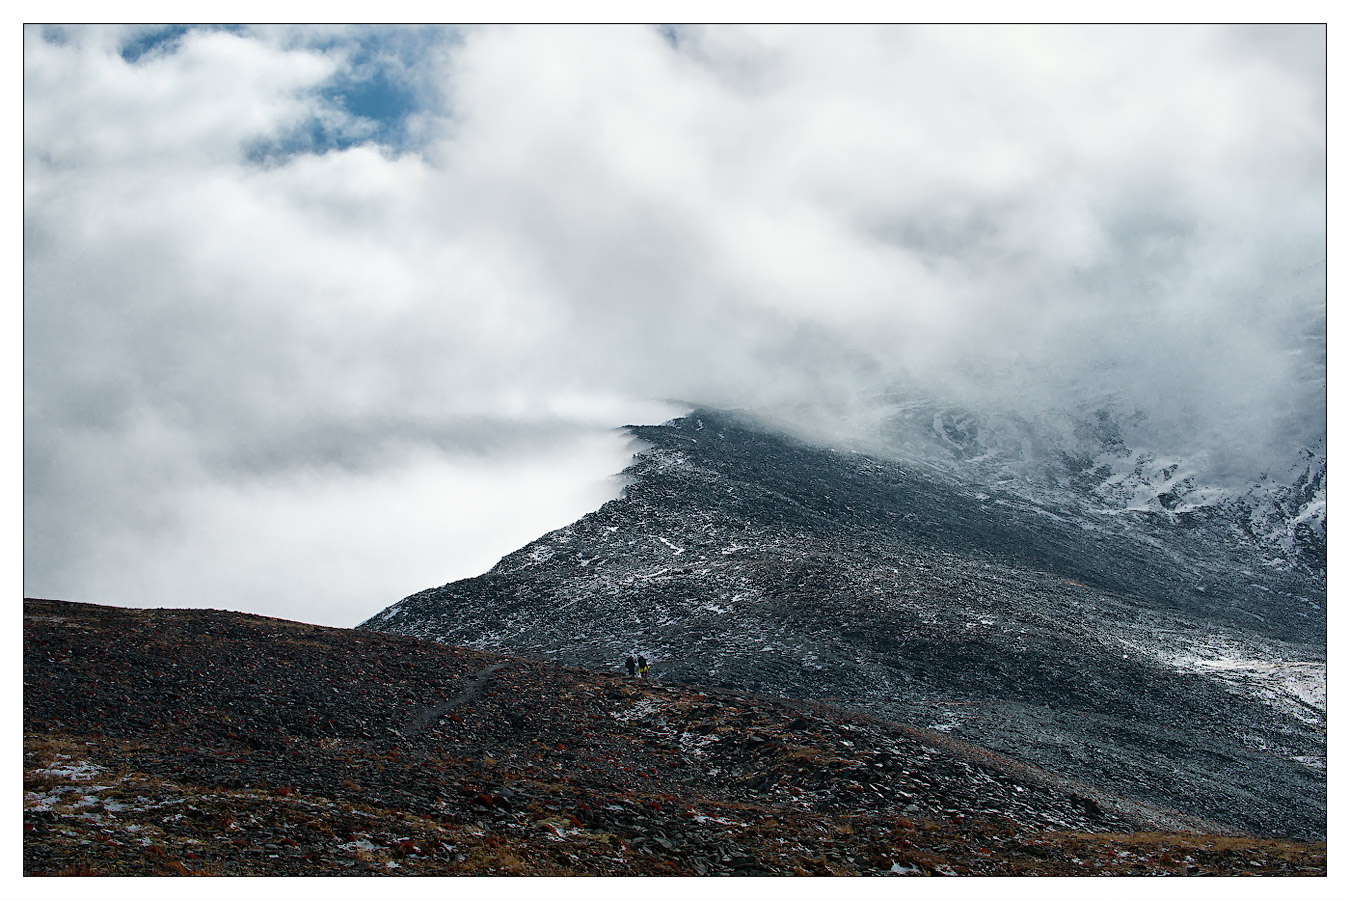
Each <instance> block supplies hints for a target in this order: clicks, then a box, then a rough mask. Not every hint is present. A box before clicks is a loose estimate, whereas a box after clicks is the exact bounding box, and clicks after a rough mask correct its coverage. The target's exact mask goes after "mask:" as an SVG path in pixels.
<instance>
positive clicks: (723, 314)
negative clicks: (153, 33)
mask: <svg viewBox="0 0 1350 900" xmlns="http://www.w3.org/2000/svg"><path fill="white" fill-rule="evenodd" d="M144 31H145V30H144V29H141V30H137V29H123V28H61V29H52V28H40V27H33V28H28V29H26V30H25V34H24V38H25V43H24V73H25V74H24V101H25V102H24V156H25V174H24V191H25V208H24V254H25V255H24V269H25V271H24V275H25V288H24V341H25V344H24V382H25V384H24V398H25V420H24V421H25V516H24V518H25V536H24V547H25V551H24V552H25V591H26V592H27V593H30V594H38V595H44V594H45V595H53V596H61V597H65V598H68V599H83V600H90V601H94V602H118V603H127V604H132V605H150V606H154V605H189V606H220V607H227V608H236V609H248V610H251V611H257V612H267V613H269V614H274V615H284V616H292V617H296V618H303V619H306V620H308V621H318V622H325V623H331V624H352V623H354V622H355V621H358V620H360V619H361V618H363V617H364V616H366V615H369V614H371V613H373V612H375V611H376V610H378V609H379V608H381V607H382V606H384V605H386V604H387V603H389V602H392V601H393V600H395V599H397V598H398V597H399V596H402V595H403V594H404V593H407V592H409V591H410V590H413V589H416V588H418V587H423V586H429V585H431V584H436V583H440V582H442V581H445V580H448V579H449V578H452V577H458V576H461V575H467V574H471V573H472V571H473V569H474V567H477V569H478V570H481V569H482V568H485V567H486V565H487V564H490V562H491V561H492V558H495V555H499V554H500V553H503V552H505V551H507V550H509V549H512V548H513V547H514V546H517V545H519V544H520V543H522V542H523V541H524V540H526V539H528V538H530V537H533V536H535V535H536V534H537V533H538V532H539V531H542V530H543V529H544V528H545V527H555V526H557V525H561V524H563V523H564V522H566V521H568V520H570V519H571V518H575V517H576V516H577V515H580V514H581V513H582V512H585V511H586V509H589V508H593V506H595V505H598V502H599V500H601V499H603V496H604V492H605V491H612V490H613V487H612V485H610V486H608V487H603V488H600V487H597V485H604V484H605V481H604V479H605V477H606V476H608V475H609V474H612V473H613V472H615V471H617V469H618V468H621V467H622V465H623V464H624V461H625V459H626V457H625V456H624V452H623V444H622V439H621V438H619V437H618V436H614V435H609V436H608V437H605V438H595V437H593V435H595V434H605V433H606V432H605V431H604V429H608V428H610V427H612V426H616V425H619V424H622V423H623V422H625V421H633V420H639V419H646V420H649V421H657V420H660V419H661V418H663V417H665V416H667V415H670V414H673V412H674V411H675V410H674V408H673V407H671V406H669V405H662V404H660V403H659V402H658V401H662V400H665V399H669V398H678V399H680V400H689V401H694V402H707V403H714V404H725V405H734V406H740V407H749V408H753V409H762V410H773V409H779V410H781V409H784V408H787V407H799V408H800V407H801V406H803V405H804V406H805V407H806V408H808V409H817V410H819V409H824V408H828V409H833V410H841V409H842V410H845V411H847V410H849V409H852V408H857V407H860V406H864V405H866V403H868V402H869V399H868V398H871V397H875V396H877V395H879V394H880V393H882V392H884V391H885V390H887V389H889V388H892V387H895V386H911V385H916V386H919V387H921V388H923V389H925V390H929V391H933V392H937V393H942V394H946V395H948V396H951V397H955V398H961V399H965V400H966V401H967V402H972V403H986V404H999V405H1002V406H1008V405H1011V406H1016V407H1019V408H1026V409H1028V410H1029V411H1035V410H1038V409H1042V408H1046V407H1053V406H1055V405H1057V404H1064V403H1067V402H1069V401H1068V400H1067V399H1066V398H1067V397H1068V396H1069V395H1070V394H1071V393H1072V392H1074V391H1078V392H1080V393H1081V392H1083V391H1087V392H1088V393H1093V392H1095V393H1098V394H1106V393H1112V392H1114V393H1116V394H1123V395H1126V396H1128V397H1129V398H1130V399H1131V402H1134V403H1135V404H1137V405H1139V406H1142V407H1143V408H1146V409H1148V410H1150V413H1151V416H1152V419H1151V422H1152V423H1153V427H1154V428H1155V435H1154V437H1155V439H1156V440H1157V441H1159V442H1160V443H1163V444H1166V443H1167V442H1171V444H1172V445H1174V446H1173V447H1172V448H1169V449H1177V450H1185V449H1188V445H1197V444H1199V445H1203V446H1206V447H1222V448H1224V449H1225V452H1226V453H1227V454H1228V456H1229V457H1231V459H1230V461H1229V463H1228V465H1229V466H1230V467H1232V468H1235V469H1236V470H1240V471H1242V472H1246V471H1249V470H1252V471H1254V470H1255V469H1258V468H1259V467H1260V466H1262V465H1264V464H1267V462H1268V460H1270V459H1271V458H1275V457H1278V456H1279V455H1280V454H1281V453H1285V452H1287V451H1288V449H1289V448H1290V447H1291V446H1294V445H1296V444H1298V443H1299V442H1303V441H1306V440H1310V439H1311V438H1312V437H1315V436H1316V435H1317V434H1320V433H1324V432H1325V428H1326V421H1325V409H1324V404H1325V343H1324V337H1325V332H1324V329H1325V311H1326V306H1325V296H1326V295H1325V264H1326V255H1325V226H1324V217H1325V165H1326V157H1325V148H1326V138H1325V129H1326V121H1325V69H1326V61H1325V49H1324V47H1325V45H1324V38H1325V32H1324V30H1323V29H1320V28H1316V27H1312V28H1264V29H1262V28H1200V27H1163V26H1150V27H1087V28H1032V27H1014V28H986V27H955V28H927V27H924V28H858V27H833V28H721V27H719V28H707V29H676V30H674V31H662V30H658V29H647V28H618V27H608V28H580V27H567V28H486V29H468V30H462V31H459V30H448V29H431V30H408V29H342V28H322V29H303V28H264V29H240V30H235V31H226V30H190V31H188V32H187V33H185V34H183V35H181V36H178V37H176V38H173V39H170V40H165V41H163V42H161V43H159V44H157V45H152V46H150V48H149V49H148V50H147V51H146V52H145V53H144V54H143V55H140V56H139V57H136V58H134V60H133V59H129V57H132V56H134V54H131V53H128V54H126V55H124V54H123V50H124V49H125V48H127V47H128V46H130V45H131V44H132V43H133V42H134V41H136V40H138V39H142V38H144V37H145V34H144ZM143 43H145V42H144V41H143ZM376 76H378V77H379V78H383V79H384V80H385V82H387V83H388V84H391V85H393V86H394V88H395V89H396V93H397V94H398V96H399V97H401V98H402V103H403V106H402V107H400V111H399V114H398V116H397V122H396V123H394V124H396V125H397V128H393V129H389V128H386V129H385V130H383V131H382V130H381V126H387V125H390V122H388V121H386V122H379V121H372V120H370V119H368V118H367V119H363V118H361V116H360V115H358V113H359V112H361V111H362V110H360V109H358V108H357V107H358V104H356V102H355V101H354V100H353V99H352V98H353V96H354V92H355V91H356V90H357V89H358V88H359V87H360V86H361V85H363V84H364V85H370V84H373V83H375V82H374V81H373V79H375V78H376ZM377 100H378V98H377ZM390 102H392V101H390ZM378 105H379V104H378V102H377V103H376V106H378ZM390 108H391V109H392V108H393V107H390ZM391 134H392V135H395V137H388V135H391ZM380 135H385V136H384V137H380ZM841 427H845V426H844V425H841ZM541 467H542V468H541ZM546 471H552V472H553V473H554V475H555V476H556V477H555V478H554V479H547V478H544V477H543V474H542V473H543V472H546ZM577 485H584V486H585V487H583V488H580V489H578V488H577V487H576V486H577ZM484 491H488V492H489V493H491V494H495V495H496V496H498V497H499V498H500V502H499V503H498V504H496V510H497V511H499V512H500V513H501V516H500V517H501V520H502V525H501V529H502V530H500V531H498V530H497V527H496V526H495V525H494V526H491V527H489V525H487V524H486V522H485V521H484V519H483V517H484V515H485V514H484V513H483V512H482V510H483V509H484V508H485V507H484V499H483V498H484V496H485V495H484V493H483V492H484ZM447 498H449V499H447ZM454 508H459V509H463V510H471V511H472V513H471V514H468V515H459V516H456V515H454V514H452V513H450V512H447V509H454ZM530 509H533V510H534V511H535V512H536V513H538V514H539V515H538V518H534V519H529V520H523V521H524V524H523V526H521V527H524V528H526V529H527V531H526V532H524V533H522V532H521V527H514V526H512V524H511V523H512V522H514V521H515V520H516V519H517V516H518V515H523V513H522V512H521V511H522V510H530ZM465 522H468V523H470V524H469V525H465ZM474 522H477V523H478V524H477V525H474V524H473V523H474ZM528 529H533V531H529V530H528ZM494 533H495V534H496V537H495V538H491V537H489V535H490V534H494ZM477 538H482V542H481V543H480V542H479V541H478V540H477ZM493 540H495V541H496V543H495V544H493V543H492V541H493ZM494 546H495V549H492V547H494ZM484 548H487V549H484ZM315 598H322V599H321V600H317V599H315Z"/></svg>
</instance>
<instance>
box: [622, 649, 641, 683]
mask: <svg viewBox="0 0 1350 900" xmlns="http://www.w3.org/2000/svg"><path fill="white" fill-rule="evenodd" d="M623 664H624V667H625V668H627V669H628V677H629V678H632V677H633V676H634V675H636V674H637V667H638V664H637V660H635V659H633V654H631V653H630V654H628V658H627V659H625V660H624V661H623Z"/></svg>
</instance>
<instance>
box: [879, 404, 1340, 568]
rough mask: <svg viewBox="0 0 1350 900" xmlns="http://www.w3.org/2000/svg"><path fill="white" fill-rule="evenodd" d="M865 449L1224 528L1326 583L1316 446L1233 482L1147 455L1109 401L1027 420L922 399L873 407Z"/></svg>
mask: <svg viewBox="0 0 1350 900" xmlns="http://www.w3.org/2000/svg"><path fill="white" fill-rule="evenodd" d="M877 407H878V408H879V409H880V413H879V414H877V421H876V423H875V425H874V427H873V428H872V429H871V431H872V434H873V440H871V441H870V442H869V443H870V445H871V447H872V448H873V449H875V450H876V451H877V452H879V453H880V454H882V455H883V456H885V457H888V458H895V459H901V460H910V461H915V462H921V463H926V464H928V465H931V466H933V467H935V468H937V469H938V470H940V471H942V472H943V473H945V474H946V475H948V476H949V477H951V478H954V479H958V480H960V481H962V482H964V483H966V484H968V485H989V486H994V487H995V488H997V489H998V490H999V491H1001V492H1004V493H1012V494H1016V495H1018V496H1021V497H1024V498H1026V499H1029V500H1032V501H1035V502H1039V503H1053V504H1055V505H1057V506H1061V507H1067V508H1071V509H1074V510H1077V511H1078V512H1079V513H1080V514H1086V515H1087V516H1088V517H1093V516H1094V515H1097V516H1099V515H1101V514H1105V515H1120V514H1133V515H1132V517H1133V518H1138V517H1139V516H1138V514H1149V516H1148V517H1149V518H1153V519H1155V520H1158V521H1164V522H1168V523H1172V524H1183V525H1186V524H1194V523H1196V522H1197V521H1201V520H1204V521H1210V522H1218V523H1222V524H1223V525H1224V526H1225V527H1226V530H1227V531H1228V532H1229V533H1228V534H1224V535H1222V536H1221V538H1220V540H1221V541H1222V542H1224V543H1231V542H1234V541H1236V542H1237V543H1240V544H1248V545H1250V546H1251V547H1252V548H1253V549H1254V550H1255V551H1256V555H1257V556H1258V557H1260V558H1261V559H1262V561H1263V565H1266V566H1274V567H1277V568H1280V567H1286V568H1287V567H1294V568H1301V569H1304V570H1307V571H1309V572H1313V573H1319V572H1320V573H1322V574H1325V572H1326V468H1327V464H1326V439H1325V428H1323V430H1322V436H1321V437H1320V438H1318V439H1317V440H1315V441H1314V442H1313V443H1312V444H1311V445H1310V446H1307V447H1302V448H1298V449H1297V450H1296V452H1294V453H1292V454H1290V456H1289V457H1288V458H1287V459H1285V460H1284V461H1283V463H1281V464H1279V465H1278V466H1276V467H1275V468H1274V469H1272V470H1271V471H1267V472H1264V473H1260V474H1259V476H1256V477H1252V478H1248V479H1245V480H1244V479H1241V478H1238V477H1235V476H1233V475H1232V474H1229V475H1227V477H1221V476H1220V475H1219V473H1217V472H1215V471H1213V469H1214V465H1213V463H1212V461H1210V460H1207V459H1205V458H1204V457H1206V456H1209V455H1210V454H1208V453H1199V454H1197V456H1195V457H1190V458H1188V457H1186V456H1183V455H1175V454H1173V455H1169V454H1166V453H1162V452H1159V451H1157V450H1154V449H1150V448H1149V446H1148V443H1149V442H1148V440H1147V438H1146V437H1144V436H1143V434H1141V433H1140V432H1145V431H1146V430H1147V429H1143V428H1141V427H1140V426H1141V424H1146V420H1147V416H1146V415H1145V413H1143V412H1142V411H1140V410H1138V409H1137V408H1135V407H1133V406H1130V405H1126V404H1124V403H1123V402H1121V401H1116V402H1112V400H1111V399H1110V398H1107V399H1104V400H1101V401H1099V402H1095V403H1083V404H1081V405H1080V406H1078V407H1077V408H1074V409H1061V410H1057V411H1053V412H1043V413H1041V414H1039V415H1038V416H1036V417H1035V419H1030V418H1028V417H1026V416H1023V415H1019V414H1017V413H1015V412H1003V411H983V412H977V411H974V410H972V409H969V408H965V407H962V406H959V405H953V404H944V403H938V402H934V401H932V400H928V399H917V398H905V397H899V398H893V399H891V400H890V401H889V402H885V401H883V402H881V403H879V404H877Z"/></svg>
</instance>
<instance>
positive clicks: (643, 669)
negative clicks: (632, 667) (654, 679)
mask: <svg viewBox="0 0 1350 900" xmlns="http://www.w3.org/2000/svg"><path fill="white" fill-rule="evenodd" d="M637 666H638V674H639V675H641V676H642V677H643V678H646V677H647V672H648V671H650V670H651V666H650V665H648V664H647V657H645V656H642V655H641V654H638V660H637Z"/></svg>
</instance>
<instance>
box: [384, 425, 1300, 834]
mask: <svg viewBox="0 0 1350 900" xmlns="http://www.w3.org/2000/svg"><path fill="white" fill-rule="evenodd" d="M629 431H630V432H631V433H632V435H633V436H634V437H635V438H636V439H637V440H638V441H640V442H641V444H640V446H639V452H638V453H637V454H636V456H635V459H634V463H633V465H632V466H631V467H630V468H629V469H628V470H626V475H627V476H628V478H629V480H630V483H629V484H628V486H627V488H626V491H625V494H624V496H623V497H621V498H619V499H617V500H614V501H611V502H610V503H607V504H605V505H604V506H603V507H602V508H601V509H599V510H597V511H596V512H594V513H591V514H589V515H587V516H585V517H583V518H582V519H580V520H579V521H577V522H575V523H573V524H572V525H569V526H567V527H565V528H562V529H559V530H557V531H554V532H552V533H550V534H547V535H544V536H543V537H541V538H539V539H538V540H536V541H534V542H532V543H530V544H529V545H527V546H525V547H523V548H521V549H520V550H518V551H516V552H514V553H511V554H510V555H508V556H506V557H505V558H503V559H502V560H501V561H500V562H499V563H498V564H497V565H496V566H494V567H493V569H492V570H491V571H489V572H488V573H486V574H484V575H482V576H479V577H476V578H470V579H465V580H463V581H459V582H455V583H453V584H446V585H443V586H441V587H437V588H432V589H429V590H425V591H422V592H420V593H417V594H414V595H412V596H410V597H407V598H405V599H404V600H402V601H400V602H398V603H396V604H394V605H393V606H390V607H389V608H388V609H386V610H384V611H382V612H381V613H379V614H377V615H376V616H374V617H372V618H371V619H369V620H367V621H366V622H364V623H362V625H360V626H359V627H360V628H362V629H366V630H369V631H380V632H388V633H395V634H404V635H411V636H416V637H422V638H429V639H433V640H436V641H440V642H443V643H448V644H456V645H463V646H467V647H472V648H478V649H492V650H505V651H509V652H512V653H518V654H522V655H529V656H536V657H540V658H547V659H554V660H557V661H559V662H565V663H566V664H569V665H581V666H586V667H592V668H610V667H617V666H618V665H619V663H620V662H621V660H622V659H623V658H624V656H625V655H627V654H628V653H629V652H631V651H639V652H642V653H644V654H645V655H646V656H647V657H648V658H649V659H650V660H652V662H653V665H654V668H655V671H656V673H657V675H658V676H659V677H660V678H661V679H662V680H663V681H666V682H672V683H696V684H703V685H709V686H714V687H727V688H736V689H748V690H753V691H757V692H762V693H769V694H774V695H778V696H784V697H791V698H800V699H812V700H824V701H828V702H831V703H834V704H836V705H838V706H842V707H845V708H852V709H855V710H858V711H861V712H866V713H867V714H871V715H878V716H882V717H885V718H887V719H890V720H893V721H898V722H905V723H908V724H911V725H915V726H919V727H925V728H929V729H935V730H938V731H945V732H948V733H950V734H951V735H952V736H954V737H958V738H960V739H961V740H964V741H967V742H970V743H972V744H977V745H980V746H984V747H987V748H990V749H992V750H995V751H997V752H999V753H1001V754H1005V755H1007V756H1010V757H1014V758H1017V759H1020V760H1022V761H1023V762H1026V763H1030V764H1033V765H1035V766H1037V767H1039V768H1041V769H1044V770H1047V771H1049V772H1053V773H1056V774H1057V776H1059V777H1061V778H1064V779H1067V780H1070V781H1072V782H1073V783H1074V784H1075V785H1077V786H1078V788H1079V789H1080V793H1083V794H1084V795H1093V796H1097V797H1099V798H1101V799H1100V802H1103V803H1108V804H1109V803H1112V802H1116V801H1124V802H1138V803H1147V804H1152V805H1156V806H1158V807H1162V808H1166V809H1170V810H1174V811H1176V812H1177V815H1178V817H1179V821H1180V820H1182V819H1185V818H1188V817H1189V818H1190V819H1193V820H1196V821H1202V822H1205V823H1207V824H1208V825H1210V826H1215V827H1218V828H1222V829H1230V830H1237V831H1242V832H1247V833H1252V834H1260V835H1273V836H1281V837H1301V838H1307V837H1320V836H1322V835H1323V834H1324V832H1325V827H1326V825H1325V822H1326V787H1325V756H1326V749H1325V748H1326V742H1325V723H1326V713H1325V709H1326V705H1325V666H1326V637H1325V635H1326V631H1325V628H1326V625H1325V591H1326V588H1325V574H1324V573H1321V572H1318V571H1316V570H1314V569H1309V568H1308V567H1306V566H1303V567H1301V566H1297V565H1292V566H1291V565H1288V564H1282V563H1281V561H1280V560H1272V559H1271V558H1270V556H1269V555H1268V554H1267V553H1266V552H1265V549H1264V547H1265V545H1263V544H1262V543H1261V542H1260V541H1258V540H1254V539H1252V538H1251V535H1250V531H1249V530H1246V531H1244V529H1243V528H1242V527H1241V522H1240V521H1238V520H1237V519H1236V518H1234V517H1233V516H1232V515H1226V514H1225V513H1224V512H1223V511H1222V510H1218V511H1215V510H1211V511H1209V512H1207V513H1205V514H1203V515H1202V514H1197V515H1193V516H1189V517H1184V518H1181V519H1178V518H1177V517H1176V516H1171V515H1159V514H1157V513H1155V512H1152V511H1149V510H1142V511H1138V512H1133V513H1129V512H1127V513H1124V514H1120V513H1115V512H1105V511H1099V512H1093V511H1092V510H1090V509H1088V508H1086V507H1084V506H1083V505H1082V504H1074V503H1068V502H1059V501H1058V500H1056V499H1055V497H1056V495H1055V494H1054V493H1053V492H1050V493H1047V494H1046V495H1045V499H1043V500H1040V501H1037V500H1034V499H1029V498H1028V497H1027V496H1025V494H1019V493H1012V492H1003V491H1000V490H998V489H997V488H995V487H992V486H990V485H989V484H987V483H985V484H980V483H971V482H963V481H961V480H960V479H958V478H957V477H954V476H953V475H951V474H950V473H948V472H943V471H941V470H938V469H935V468H933V467H931V466H925V465H921V464H917V463H915V464H909V463H904V462H897V461H892V460H887V459H882V458H879V457H875V456H869V455H866V454H862V453H858V452H853V451H842V452H840V451H835V450H830V449H826V448H821V447H815V446H811V445H808V444H806V443H803V442H801V441H799V440H796V439H793V438H790V437H787V436H785V435H782V434H779V433H776V432H774V431H773V430H772V429H769V428H766V427H764V426H762V425H760V424H757V423H756V422H754V421H753V420H751V419H749V418H746V417H743V416H740V415H736V414H730V413H725V412H717V411H711V410H698V411H695V412H694V413H692V414H690V415H689V416H687V417H685V418H682V419H677V420H673V421H671V422H668V423H666V424H664V425H660V426H631V427H630V428H629Z"/></svg>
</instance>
